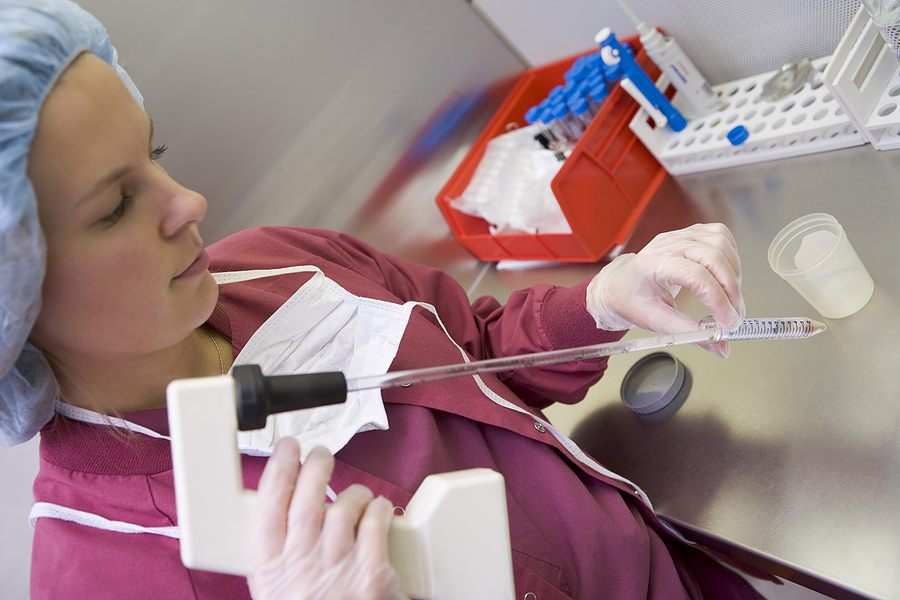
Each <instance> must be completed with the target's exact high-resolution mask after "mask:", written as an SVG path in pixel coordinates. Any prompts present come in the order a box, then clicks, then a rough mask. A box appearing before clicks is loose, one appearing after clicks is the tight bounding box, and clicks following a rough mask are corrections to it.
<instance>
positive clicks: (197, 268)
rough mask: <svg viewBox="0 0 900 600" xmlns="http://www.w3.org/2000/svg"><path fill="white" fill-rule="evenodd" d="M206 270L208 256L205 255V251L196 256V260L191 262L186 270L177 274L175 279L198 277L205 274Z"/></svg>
mask: <svg viewBox="0 0 900 600" xmlns="http://www.w3.org/2000/svg"><path fill="white" fill-rule="evenodd" d="M208 268H209V255H208V254H207V253H206V250H201V251H200V254H199V255H197V258H196V259H194V262H192V263H191V264H190V266H189V267H188V268H187V269H185V270H184V271H182V272H181V273H179V274H178V275H177V276H176V277H175V279H185V278H187V277H192V276H194V275H199V274H201V273H205V272H206V270H207V269H208Z"/></svg>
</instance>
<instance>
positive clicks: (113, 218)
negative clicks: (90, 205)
mask: <svg viewBox="0 0 900 600" xmlns="http://www.w3.org/2000/svg"><path fill="white" fill-rule="evenodd" d="M133 202H134V196H122V200H121V201H120V202H119V203H118V204H117V205H116V207H115V208H114V209H113V211H112V212H111V213H109V214H108V215H106V216H105V217H103V219H101V223H103V225H104V226H106V227H112V226H113V225H115V224H116V223H118V222H119V220H120V219H121V218H122V217H123V216H124V215H125V211H127V210H128V209H129V207H131V204H132V203H133Z"/></svg>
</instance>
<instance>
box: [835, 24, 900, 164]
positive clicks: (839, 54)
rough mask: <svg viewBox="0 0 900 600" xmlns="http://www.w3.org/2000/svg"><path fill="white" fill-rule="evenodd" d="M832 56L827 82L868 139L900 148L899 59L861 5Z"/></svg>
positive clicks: (880, 146)
mask: <svg viewBox="0 0 900 600" xmlns="http://www.w3.org/2000/svg"><path fill="white" fill-rule="evenodd" d="M833 56H834V58H833V60H832V61H831V62H830V63H829V64H828V68H827V69H826V70H825V83H826V85H828V87H829V89H831V91H832V93H833V94H834V95H835V97H837V99H838V100H839V101H840V102H841V103H842V104H843V105H844V106H845V107H846V110H847V115H848V116H849V117H850V120H851V121H853V122H854V123H855V124H856V126H857V127H858V128H859V130H860V132H861V133H862V135H863V137H864V138H865V140H866V142H868V143H870V144H872V145H873V146H875V148H877V149H878V150H891V149H894V148H900V61H898V60H897V57H896V56H894V53H893V52H891V48H890V46H888V45H887V43H886V42H885V41H884V38H883V37H882V36H881V31H880V30H879V29H878V27H876V26H875V24H874V23H873V22H872V19H871V18H870V17H869V13H867V12H866V10H865V8H863V7H862V6H860V7H859V10H858V11H857V13H856V16H855V17H854V18H853V21H851V23H850V26H849V27H848V28H847V31H846V32H845V33H844V36H843V38H841V41H840V43H839V44H838V47H837V49H836V50H835V52H834V55H833Z"/></svg>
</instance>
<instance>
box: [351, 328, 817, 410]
mask: <svg viewBox="0 0 900 600" xmlns="http://www.w3.org/2000/svg"><path fill="white" fill-rule="evenodd" d="M700 325H701V329H698V330H696V331H687V332H684V333H676V334H670V335H661V336H655V337H646V338H638V339H634V340H628V341H618V342H609V343H606V344H595V345H593V346H583V347H580V348H565V349H562V350H550V351H547V352H536V353H534V354H521V355H518V356H509V357H503V358H493V359H486V360H479V361H471V362H468V363H460V364H455V365H446V366H439V367H427V368H423V369H411V370H407V371H394V372H389V373H385V374H383V375H370V376H367V377H358V378H355V379H354V378H348V379H347V390H348V391H351V392H352V391H359V390H364V389H372V388H388V387H395V386H398V385H404V384H411V383H425V382H428V381H436V380H440V379H450V378H453V377H461V376H464V375H470V374H476V373H494V372H497V371H505V370H508V369H514V368H526V369H528V368H532V367H537V366H543V365H551V364H558V363H562V362H570V361H576V360H584V359H588V358H600V357H603V356H611V355H613V354H626V353H628V352H631V351H633V350H652V349H656V348H669V347H672V346H675V345H680V344H693V343H697V342H710V343H717V342H721V341H739V340H753V339H800V338H807V337H812V336H814V335H816V334H818V333H821V332H822V331H825V329H826V327H825V325H824V323H820V322H818V321H813V320H812V319H807V318H805V317H796V318H769V319H745V320H744V322H743V323H742V324H741V326H740V327H739V328H738V329H736V330H734V331H731V332H728V331H725V330H724V329H722V328H721V327H720V326H719V325H718V324H717V323H716V322H715V320H714V319H712V317H707V318H705V319H703V320H702V321H700Z"/></svg>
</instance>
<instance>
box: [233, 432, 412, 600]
mask: <svg viewBox="0 0 900 600" xmlns="http://www.w3.org/2000/svg"><path fill="white" fill-rule="evenodd" d="M298 470H299V472H300V474H299V476H298V474H297V472H298ZM333 471H334V458H333V457H332V456H331V455H330V454H329V453H328V451H327V450H325V449H323V448H316V449H314V450H313V451H312V452H311V453H310V454H309V457H308V458H307V460H306V463H305V464H304V465H303V467H302V468H300V447H299V445H298V444H297V442H296V440H294V439H293V438H285V439H283V440H281V441H279V442H278V445H277V446H276V447H275V451H274V453H273V454H272V456H271V457H270V458H269V462H268V463H267V464H266V468H265V470H264V471H263V475H262V478H261V479H260V481H259V490H258V492H259V496H258V500H257V507H256V513H255V515H254V523H253V575H251V576H250V577H248V578H247V579H248V583H249V584H250V594H251V596H253V598H254V599H256V600H281V599H291V600H313V599H315V600H354V599H363V598H364V599H366V600H409V599H408V597H407V596H406V595H405V594H404V593H403V591H402V589H401V586H400V578H399V577H398V576H397V572H396V571H394V569H393V567H391V565H390V563H389V562H388V545H387V535H388V529H389V527H390V522H391V518H392V516H393V507H392V505H391V503H390V502H389V501H388V500H386V499H385V498H383V497H379V498H377V499H375V500H373V499H372V492H371V491H369V490H368V489H367V488H365V487H363V486H361V485H354V486H350V487H349V488H347V489H346V490H344V491H343V492H341V493H340V494H339V495H338V497H337V500H335V502H334V503H333V504H331V505H330V506H329V507H328V508H327V510H326V508H325V486H326V484H327V483H328V481H329V480H330V479H331V474H332V472H333Z"/></svg>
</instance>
